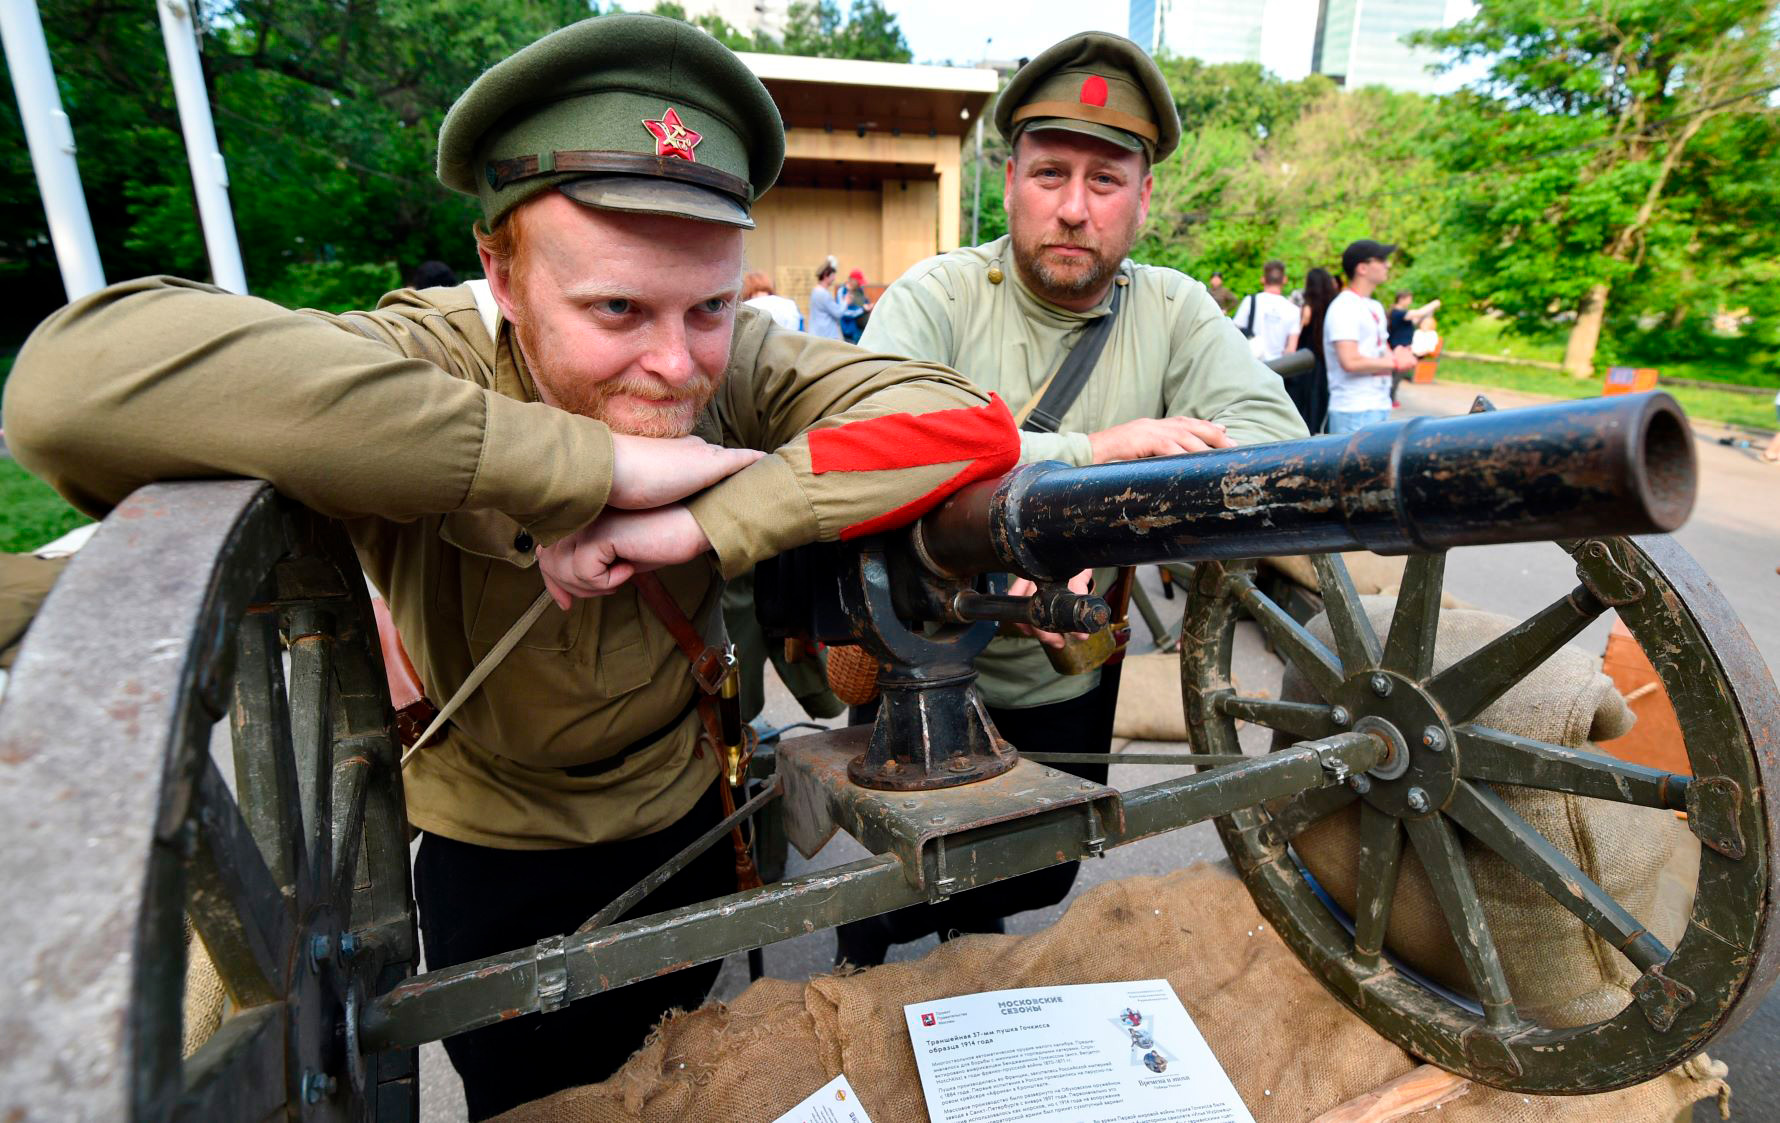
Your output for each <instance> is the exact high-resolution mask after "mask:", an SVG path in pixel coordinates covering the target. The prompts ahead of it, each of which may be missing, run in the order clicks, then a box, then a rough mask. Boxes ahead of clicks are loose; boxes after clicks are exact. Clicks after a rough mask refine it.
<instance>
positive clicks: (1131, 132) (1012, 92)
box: [995, 31, 1180, 161]
mask: <svg viewBox="0 0 1780 1123" xmlns="http://www.w3.org/2000/svg"><path fill="white" fill-rule="evenodd" d="M995 128H996V129H997V131H999V132H1000V133H1001V135H1002V137H1003V139H1005V140H1006V141H1007V142H1008V143H1009V144H1012V143H1013V142H1014V139H1015V138H1016V137H1017V136H1018V135H1019V134H1020V133H1021V132H1022V131H1024V130H1027V129H1030V130H1033V131H1037V130H1040V129H1066V130H1068V131H1070V132H1075V133H1083V134H1086V135H1088V136H1092V137H1098V138H1100V139H1101V140H1104V141H1109V142H1111V143H1113V144H1116V145H1118V146H1120V147H1121V148H1128V149H1130V150H1132V151H1133V152H1136V151H1139V150H1141V151H1143V152H1146V153H1147V154H1148V155H1149V157H1150V159H1151V160H1152V161H1160V160H1165V159H1167V158H1168V156H1169V154H1170V153H1172V152H1173V151H1174V150H1175V148H1176V147H1177V146H1178V145H1179V144H1180V114H1179V113H1177V112H1176V111H1175V108H1174V95H1173V94H1171V93H1170V92H1169V90H1168V82H1167V80H1166V79H1164V78H1163V77H1162V71H1161V69H1160V68H1159V67H1157V66H1156V60H1155V59H1153V58H1151V57H1150V56H1149V54H1148V52H1146V51H1145V50H1144V49H1143V48H1142V47H1140V46H1138V45H1137V44H1136V43H1133V42H1132V41H1131V40H1129V39H1126V38H1124V37H1122V36H1118V35H1112V34H1109V33H1107V32H1104V31H1085V32H1083V33H1082V34H1080V35H1071V36H1070V37H1069V38H1067V39H1065V40H1063V41H1062V42H1061V43H1057V44H1054V45H1052V46H1050V47H1047V48H1046V49H1045V50H1044V52H1043V53H1042V54H1040V55H1039V56H1038V57H1037V58H1035V59H1033V60H1032V61H1031V62H1028V63H1027V64H1026V65H1025V66H1022V67H1021V68H1020V70H1019V73H1017V74H1015V75H1014V76H1013V78H1012V79H1011V80H1009V82H1008V84H1007V88H1006V89H1004V90H1002V91H1001V96H1000V97H999V98H997V99H996V101H995Z"/></svg>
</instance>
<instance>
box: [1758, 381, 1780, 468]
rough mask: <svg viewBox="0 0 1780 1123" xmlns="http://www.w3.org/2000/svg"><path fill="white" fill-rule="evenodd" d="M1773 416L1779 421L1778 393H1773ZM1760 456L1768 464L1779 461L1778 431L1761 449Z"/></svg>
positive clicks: (1779, 396)
mask: <svg viewBox="0 0 1780 1123" xmlns="http://www.w3.org/2000/svg"><path fill="white" fill-rule="evenodd" d="M1774 416H1775V419H1776V421H1780V394H1775V395H1774ZM1761 458H1762V459H1763V460H1766V461H1767V462H1768V463H1769V464H1773V463H1775V462H1777V461H1780V433H1775V434H1774V439H1773V440H1771V441H1769V442H1768V447H1767V448H1765V449H1763V450H1762V454H1761Z"/></svg>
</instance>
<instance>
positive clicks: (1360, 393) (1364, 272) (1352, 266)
mask: <svg viewBox="0 0 1780 1123" xmlns="http://www.w3.org/2000/svg"><path fill="white" fill-rule="evenodd" d="M1396 251H1397V247H1396V246H1391V245H1386V244H1385V243H1383V242H1375V241H1372V240H1371V239H1370V238H1362V239H1360V240H1359V241H1357V242H1355V243H1353V244H1352V245H1350V246H1348V247H1347V249H1345V250H1343V251H1342V252H1341V271H1342V272H1343V273H1345V274H1347V286H1346V287H1345V288H1343V289H1342V290H1341V291H1340V292H1339V293H1337V294H1336V296H1335V299H1334V300H1333V301H1331V302H1330V304H1329V310H1328V311H1327V312H1325V313H1324V314H1323V355H1324V358H1325V359H1326V360H1327V362H1328V365H1329V423H1328V428H1329V432H1331V433H1352V432H1354V431H1355V430H1358V429H1363V428H1365V427H1366V426H1368V425H1377V424H1378V423H1380V422H1382V421H1386V420H1388V419H1389V418H1390V416H1391V381H1392V378H1393V376H1395V375H1396V374H1397V373H1399V372H1401V371H1405V370H1413V369H1414V368H1415V356H1414V355H1413V354H1411V353H1410V350H1409V348H1407V347H1392V346H1391V345H1390V342H1389V330H1390V329H1389V325H1388V322H1387V321H1386V319H1385V314H1384V306H1383V305H1382V304H1380V303H1379V302H1378V301H1376V300H1374V299H1373V298H1372V293H1373V292H1374V291H1375V290H1376V289H1377V288H1378V286H1380V285H1382V284H1384V282H1385V280H1386V279H1387V278H1389V277H1390V275H1391V254H1393V253H1395V252H1396Z"/></svg>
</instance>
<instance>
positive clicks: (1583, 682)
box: [1274, 597, 1699, 1027]
mask: <svg viewBox="0 0 1780 1123" xmlns="http://www.w3.org/2000/svg"><path fill="white" fill-rule="evenodd" d="M1363 601H1364V603H1365V604H1366V608H1367V614H1368V616H1369V617H1370V618H1371V620H1372V625H1373V628H1374V629H1375V630H1376V631H1377V633H1378V634H1379V636H1380V637H1381V638H1382V637H1383V636H1384V635H1385V634H1386V633H1387V631H1388V629H1389V626H1390V617H1391V611H1392V609H1393V607H1394V605H1395V602H1394V601H1393V600H1391V599H1389V598H1378V597H1366V598H1363ZM1517 623H1519V621H1518V620H1513V619H1510V618H1508V617H1505V616H1497V615H1495V614H1493V613H1488V612H1476V611H1468V610H1459V611H1447V612H1442V613H1441V614H1440V630H1439V640H1438V642H1437V643H1436V645H1435V652H1434V666H1435V669H1436V670H1438V669H1440V668H1443V667H1445V666H1447V665H1448V664H1450V663H1453V662H1455V661H1457V660H1458V659H1460V658H1463V657H1464V656H1465V655H1467V654H1469V653H1470V652H1472V651H1474V650H1476V649H1477V648H1479V647H1481V646H1483V645H1484V644H1485V643H1486V642H1488V641H1489V640H1491V639H1493V638H1495V637H1496V636H1497V635H1500V634H1501V633H1502V632H1504V631H1507V630H1508V629H1509V628H1511V627H1513V626H1514V625H1515V624H1517ZM1309 630H1310V631H1311V632H1312V633H1313V634H1314V635H1316V636H1317V637H1318V638H1319V639H1322V640H1323V641H1324V642H1325V643H1327V642H1329V641H1330V631H1329V626H1328V621H1327V619H1326V618H1324V617H1317V618H1316V619H1314V620H1313V621H1311V623H1310V625H1309ZM1281 696H1282V697H1284V698H1287V699H1290V700H1294V701H1309V700H1313V699H1314V698H1315V697H1316V695H1315V693H1314V691H1312V690H1311V688H1310V687H1309V685H1308V684H1307V683H1306V682H1305V681H1304V679H1303V677H1302V676H1300V675H1298V674H1297V673H1296V671H1290V670H1288V672H1287V674H1286V677H1285V681H1284V683H1283V684H1282V688H1281ZM1477 720H1478V722H1479V723H1480V724H1482V725H1486V726H1488V727H1490V728H1493V729H1499V730H1502V731H1504V732H1508V733H1514V734H1518V735H1520V736H1523V737H1531V738H1536V739H1538V740H1541V741H1547V742H1550V743H1552V744H1556V745H1564V746H1567V747H1570V748H1587V747H1591V746H1590V742H1591V741H1599V740H1606V739H1609V738H1613V737H1618V736H1621V735H1623V734H1624V733H1626V732H1627V731H1629V730H1630V728H1631V724H1632V715H1631V711H1630V710H1629V709H1628V708H1627V707H1626V704H1625V701H1624V699H1623V698H1621V697H1620V695H1619V692H1618V691H1617V690H1615V689H1614V686H1613V683H1612V681H1611V680H1609V679H1608V678H1607V677H1606V676H1605V675H1603V674H1601V673H1600V660H1599V659H1597V658H1595V657H1593V656H1591V655H1588V654H1587V653H1585V652H1583V651H1580V650H1577V649H1576V648H1572V647H1566V648H1564V649H1563V650H1561V651H1559V652H1557V654H1555V655H1554V656H1552V658H1550V659H1549V660H1547V661H1546V662H1545V664H1544V665H1543V666H1541V667H1540V668H1539V669H1538V670H1536V671H1535V672H1533V674H1531V675H1530V676H1528V678H1527V679H1526V680H1524V681H1523V682H1521V683H1520V684H1519V685H1517V686H1516V687H1514V689H1512V690H1510V691H1509V692H1508V693H1507V694H1506V695H1504V696H1503V697H1502V698H1500V699H1499V700H1497V701H1496V702H1495V703H1494V704H1493V705H1491V706H1490V707H1489V708H1488V709H1486V710H1485V711H1484V712H1483V713H1482V714H1480V715H1479V717H1478V719H1477ZM1291 740H1292V738H1291V737H1289V736H1284V735H1279V734H1276V735H1275V739H1274V743H1275V746H1276V747H1278V746H1283V745H1284V744H1287V743H1289V742H1290V741H1291ZM1496 789H1497V793H1498V794H1499V795H1501V796H1502V798H1503V800H1504V801H1505V802H1507V803H1508V805H1509V806H1511V807H1512V808H1514V810H1515V811H1516V812H1518V813H1519V814H1520V816H1521V817H1522V818H1523V819H1525V820H1526V821H1527V822H1528V823H1530V824H1531V825H1532V826H1533V828H1534V829H1535V830H1537V831H1538V832H1539V833H1540V834H1542V835H1544V836H1545V838H1546V839H1548V840H1549V841H1550V842H1551V843H1552V844H1553V845H1554V846H1556V847H1557V848H1558V849H1559V850H1561V851H1563V852H1564V854H1565V855H1567V856H1568V857H1569V858H1570V859H1571V860H1572V861H1574V862H1575V863H1576V864H1577V865H1578V866H1579V867H1580V868H1581V869H1582V871H1583V872H1584V873H1585V874H1587V875H1588V876H1590V877H1591V878H1593V879H1594V880H1595V881H1597V882H1598V883H1600V885H1601V887H1602V888H1604V889H1605V890H1606V891H1607V892H1608V893H1609V894H1611V895H1612V896H1613V897H1614V898H1615V899H1616V900H1618V901H1619V902H1620V903H1621V904H1622V905H1624V906H1625V907H1626V908H1627V909H1628V910H1629V911H1630V912H1631V913H1632V915H1633V916H1635V917H1637V918H1638V919H1639V920H1641V921H1643V922H1644V924H1645V925H1646V926H1647V927H1648V928H1649V929H1650V931H1651V933H1652V934H1653V935H1654V936H1655V937H1656V938H1657V939H1659V940H1661V941H1662V942H1663V943H1665V944H1667V945H1668V946H1670V947H1673V946H1675V943H1676V942H1677V941H1678V940H1679V939H1680V938H1681V935H1682V933H1683V932H1684V931H1685V930H1686V927H1687V918H1688V913H1689V912H1690V911H1691V909H1692V907H1693V887H1694V883H1695V880H1696V877H1697V873H1698V869H1699V844H1698V842H1697V841H1696V840H1695V839H1694V837H1693V835H1692V833H1690V832H1689V831H1688V830H1687V828H1686V826H1685V825H1684V824H1682V823H1681V822H1679V821H1678V820H1677V819H1676V818H1675V816H1674V814H1673V813H1672V812H1669V811H1664V810H1660V809H1655V808H1647V807H1632V806H1629V805H1626V804H1619V803H1609V802H1606V801H1604V800H1595V799H1580V798H1577V797H1575V796H1570V795H1563V794H1559V793H1555V792H1542V791H1535V790H1532V789H1528V788H1518V787H1513V786H1509V785H1496ZM1358 829H1359V807H1358V805H1357V804H1356V805H1354V806H1351V807H1349V808H1347V809H1346V810H1345V811H1343V812H1340V813H1338V814H1336V815H1333V816H1331V817H1330V818H1328V819H1326V820H1324V821H1323V822H1322V823H1320V824H1318V825H1316V826H1314V827H1312V828H1311V829H1309V830H1307V831H1305V832H1304V833H1303V834H1301V835H1299V836H1298V839H1297V843H1296V846H1297V850H1298V853H1299V855H1300V856H1301V857H1302V858H1303V860H1304V863H1305V865H1306V866H1307V867H1308V868H1309V869H1310V871H1311V872H1312V873H1314V874H1315V875H1316V877H1317V879H1318V880H1319V881H1321V882H1322V883H1323V885H1324V886H1325V887H1326V888H1327V889H1328V890H1329V893H1330V895H1331V896H1333V897H1334V898H1335V899H1336V900H1337V901H1339V902H1340V903H1341V904H1342V906H1343V907H1344V908H1347V909H1349V910H1350V911H1351V910H1352V908H1353V903H1354V889H1355V865H1356V860H1357V858H1356V855H1357V850H1358V843H1357V836H1358ZM1460 837H1461V839H1462V840H1463V845H1464V848H1465V854H1466V856H1467V858H1468V859H1469V860H1470V864H1471V873H1472V877H1473V879H1474V880H1475V881H1476V883H1477V891H1478V895H1479V896H1480V898H1481V899H1482V902H1483V909H1484V915H1485V916H1486V917H1487V918H1488V920H1489V924H1490V931H1491V933H1492V934H1493V935H1494V937H1495V941H1496V946H1497V949H1498V951H1499V952H1500V954H1501V957H1502V966H1503V970H1504V972H1505V973H1506V975H1507V978H1508V986H1509V990H1510V991H1511V992H1512V993H1513V995H1514V999H1515V1003H1516V1004H1517V1005H1518V1006H1519V1008H1520V1011H1521V1013H1522V1014H1523V1015H1525V1016H1527V1017H1529V1018H1531V1019H1532V1020H1534V1021H1537V1022H1539V1023H1540V1024H1542V1025H1546V1026H1553V1027H1565V1026H1578V1025H1586V1024H1589V1023H1591V1022H1596V1021H1600V1020H1601V1019H1603V1018H1607V1017H1611V1016H1612V1015H1613V1014H1615V1013H1617V1012H1618V1011H1619V1010H1621V1009H1623V1008H1624V1007H1625V1005H1626V1004H1627V1003H1628V1002H1629V1001H1630V1000H1631V991H1630V990H1629V987H1630V986H1631V984H1632V983H1633V982H1634V981H1635V980H1636V979H1637V971H1636V969H1635V968H1633V967H1632V965H1631V963H1630V962H1629V961H1628V960H1627V959H1626V958H1625V957H1624V956H1622V955H1620V954H1619V952H1617V951H1615V950H1614V949H1613V948H1612V947H1610V946H1609V945H1608V944H1607V943H1606V942H1605V941H1603V940H1601V939H1600V938H1599V937H1597V936H1596V935H1594V933H1593V932H1591V931H1590V930H1589V929H1587V928H1586V927H1584V926H1583V924H1582V923H1581V922H1580V921H1579V920H1577V919H1576V918H1575V917H1574V916H1572V915H1571V914H1570V913H1569V912H1568V911H1567V910H1565V909H1564V908H1563V906H1561V905H1559V904H1558V903H1557V902H1556V901H1554V900H1552V899H1551V898H1550V897H1549V896H1547V895H1546V894H1545V893H1544V892H1543V891H1542V890H1541V889H1539V888H1538V887H1537V886H1535V885H1534V884H1533V883H1532V882H1531V881H1529V880H1528V879H1527V878H1526V877H1525V876H1524V875H1522V874H1521V873H1519V872H1518V871H1516V870H1515V869H1514V868H1513V867H1512V866H1510V865H1509V864H1508V863H1507V862H1505V861H1504V860H1502V859H1501V858H1499V857H1497V856H1496V855H1495V854H1494V853H1492V852H1490V851H1488V850H1486V849H1484V848H1483V847H1482V846H1481V845H1479V844H1477V843H1476V842H1474V841H1472V840H1471V839H1470V838H1469V837H1468V836H1465V835H1464V834H1463V832H1462V831H1461V832H1460ZM1404 854H1405V860H1404V865H1403V871H1402V874H1401V876H1400V878H1399V880H1398V883H1397V894H1396V897H1395V898H1394V900H1393V903H1392V906H1391V919H1390V927H1389V932H1388V935H1387V946H1389V947H1390V948H1391V949H1392V950H1393V951H1395V952H1396V953H1398V954H1399V955H1401V956H1403V958H1404V960H1405V961H1406V962H1407V963H1408V964H1409V965H1410V966H1412V967H1414V968H1415V969H1417V970H1419V971H1422V972H1424V973H1425V974H1427V975H1429V976H1431V977H1432V978H1434V979H1437V980H1439V981H1440V982H1441V983H1443V984H1445V985H1447V986H1449V987H1451V988H1452V989H1454V990H1457V991H1460V992H1463V993H1472V992H1473V986H1472V984H1471V980H1470V976H1469V975H1468V974H1467V973H1466V971H1465V968H1464V964H1463V961H1462V960H1461V959H1460V958H1459V953H1458V948H1457V947H1456V946H1455V945H1454V943H1453V940H1452V933H1451V930H1450V929H1449V928H1448V927H1447V924H1446V918H1445V916H1444V914H1443V913H1442V912H1441V911H1440V908H1439V906H1438V904H1437V903H1436V902H1435V900H1434V896H1433V890H1432V887H1431V886H1430V884H1429V882H1428V877H1427V874H1426V872H1424V870H1423V869H1422V866H1421V863H1420V862H1419V861H1417V860H1416V858H1415V855H1414V850H1413V848H1409V847H1406V848H1405V851H1404Z"/></svg>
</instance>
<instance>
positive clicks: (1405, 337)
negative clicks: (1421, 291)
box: [1384, 289, 1440, 409]
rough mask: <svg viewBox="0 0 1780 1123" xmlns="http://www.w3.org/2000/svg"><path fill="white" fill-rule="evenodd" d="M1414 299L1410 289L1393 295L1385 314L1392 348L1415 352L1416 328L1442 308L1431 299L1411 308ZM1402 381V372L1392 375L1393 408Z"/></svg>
mask: <svg viewBox="0 0 1780 1123" xmlns="http://www.w3.org/2000/svg"><path fill="white" fill-rule="evenodd" d="M1414 300H1415V294H1413V293H1411V292H1410V291H1409V290H1408V289H1398V290H1397V292H1396V295H1394V296H1392V297H1391V310H1390V313H1389V314H1388V315H1386V316H1385V325H1384V332H1385V339H1386V341H1387V342H1389V343H1390V345H1391V347H1392V349H1395V348H1398V347H1409V348H1410V350H1411V352H1413V351H1414V348H1413V346H1411V345H1412V344H1413V343H1414V342H1415V332H1416V329H1417V328H1420V327H1421V326H1422V325H1423V324H1426V323H1430V322H1432V320H1433V318H1434V313H1435V312H1436V311H1437V310H1438V309H1439V308H1440V302H1439V301H1438V300H1430V301H1428V302H1427V303H1426V304H1424V305H1422V306H1421V307H1420V308H1411V307H1410V304H1411V303H1413V302H1414ZM1402 382H1403V375H1402V373H1401V372H1399V373H1397V374H1393V375H1392V376H1391V408H1393V409H1395V408H1396V406H1397V387H1398V386H1399V385H1401V384H1402Z"/></svg>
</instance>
